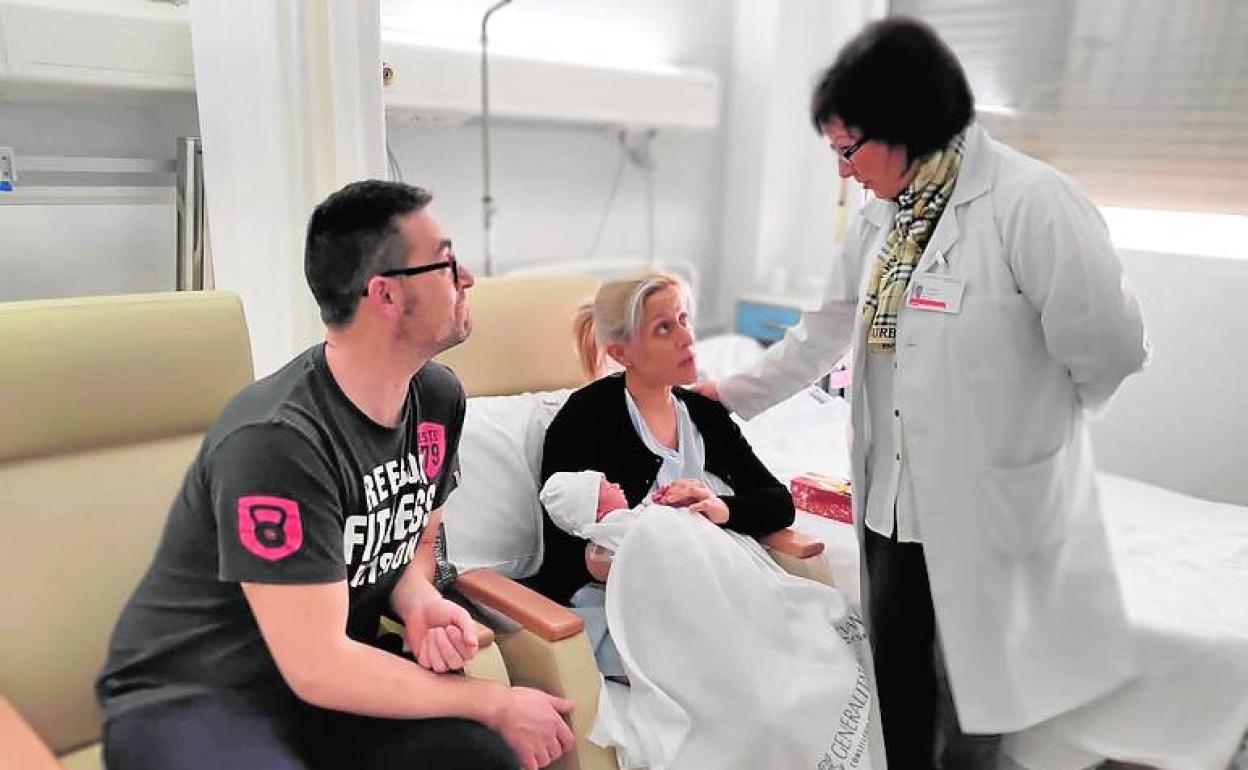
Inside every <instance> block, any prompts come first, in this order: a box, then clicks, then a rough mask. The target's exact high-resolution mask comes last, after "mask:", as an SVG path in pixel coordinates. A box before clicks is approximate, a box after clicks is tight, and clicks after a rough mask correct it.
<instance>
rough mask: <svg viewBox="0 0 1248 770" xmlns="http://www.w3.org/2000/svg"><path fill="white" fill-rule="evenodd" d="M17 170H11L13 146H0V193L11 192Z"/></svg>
mask: <svg viewBox="0 0 1248 770" xmlns="http://www.w3.org/2000/svg"><path fill="white" fill-rule="evenodd" d="M16 179H17V172H16V171H14V170H13V148H12V147H0V193H6V192H13V182H14V181H15V180H16Z"/></svg>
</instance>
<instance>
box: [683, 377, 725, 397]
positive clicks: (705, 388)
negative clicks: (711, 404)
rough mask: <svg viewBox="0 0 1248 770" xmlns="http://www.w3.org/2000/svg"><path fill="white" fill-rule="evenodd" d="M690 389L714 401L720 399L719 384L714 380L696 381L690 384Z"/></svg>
mask: <svg viewBox="0 0 1248 770" xmlns="http://www.w3.org/2000/svg"><path fill="white" fill-rule="evenodd" d="M689 390H692V391H693V392H694V393H697V394H698V395H699V396H705V397H706V398H709V399H711V400H712V401H719V400H720V399H719V386H718V385H716V384H715V382H714V380H702V381H701V382H695V383H694V384H693V385H691V386H689Z"/></svg>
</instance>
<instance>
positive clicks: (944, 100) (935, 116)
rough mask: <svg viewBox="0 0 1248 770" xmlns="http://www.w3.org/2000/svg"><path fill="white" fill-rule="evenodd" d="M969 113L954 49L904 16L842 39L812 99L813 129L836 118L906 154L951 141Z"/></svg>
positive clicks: (934, 148) (970, 101)
mask: <svg viewBox="0 0 1248 770" xmlns="http://www.w3.org/2000/svg"><path fill="white" fill-rule="evenodd" d="M974 114H975V100H974V97H973V96H972V95H971V87H970V84H969V83H967V80H966V73H965V72H964V71H963V69H962V65H961V64H960V63H959V62H958V59H957V57H956V56H954V55H953V51H951V50H950V49H949V46H947V45H945V42H944V41H943V40H941V39H940V37H939V36H937V34H936V31H935V30H933V29H932V28H931V27H930V26H928V25H927V24H925V23H923V22H921V21H919V20H917V19H912V18H909V17H905V16H891V17H889V18H886V19H881V20H879V21H876V22H872V23H871V24H868V25H867V26H866V28H865V29H863V30H862V31H861V32H859V33H858V34H857V35H856V36H855V37H854V38H853V39H852V40H850V41H849V42H848V43H846V44H845V47H844V48H842V49H841V52H840V53H839V54H837V56H836V60H835V61H834V62H832V66H831V67H829V68H828V69H827V70H826V71H825V72H824V73H823V75H822V77H821V78H820V79H819V83H818V85H816V86H815V90H814V93H813V94H812V95H811V99H810V118H811V122H813V123H814V125H815V130H816V131H819V132H821V133H822V131H823V126H824V124H826V123H827V122H828V121H830V120H831V119H832V118H840V120H841V122H842V123H844V124H845V125H846V126H847V127H849V128H854V129H857V130H858V131H860V132H861V133H862V137H863V138H865V139H868V140H877V141H881V142H885V143H887V144H890V145H893V146H894V147H904V148H905V149H906V156H907V158H908V159H910V160H914V159H917V158H922V157H924V156H926V155H929V154H931V153H933V152H935V151H937V150H939V149H941V148H942V147H944V146H945V145H947V144H949V142H950V141H951V140H952V139H953V137H955V136H957V134H958V132H959V131H961V130H962V129H964V128H966V126H967V124H968V123H970V122H971V118H972V117H974Z"/></svg>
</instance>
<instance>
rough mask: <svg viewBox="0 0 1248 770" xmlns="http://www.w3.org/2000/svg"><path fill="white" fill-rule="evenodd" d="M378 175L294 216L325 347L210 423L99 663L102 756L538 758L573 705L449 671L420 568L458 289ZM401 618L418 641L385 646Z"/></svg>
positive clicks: (463, 638) (455, 469) (446, 246)
mask: <svg viewBox="0 0 1248 770" xmlns="http://www.w3.org/2000/svg"><path fill="white" fill-rule="evenodd" d="M431 199H432V196H431V195H430V194H429V193H428V192H426V191H424V190H421V189H419V188H416V187H411V186H409V185H405V184H399V183H393V182H379V181H367V182H358V183H354V184H350V185H347V186H346V187H344V188H343V189H342V190H339V191H338V192H336V193H334V194H333V195H331V196H330V197H329V198H328V199H326V200H325V202H323V203H322V204H321V205H320V206H318V207H317V209H316V211H315V212H314V213H313V214H312V218H311V220H310V221H309V223H308V232H307V241H306V248H305V257H304V259H305V261H304V272H305V275H306V277H307V281H308V285H309V287H310V288H311V290H312V294H313V296H314V297H315V298H316V301H317V304H318V305H319V306H320V312H321V318H322V320H323V321H324V322H325V325H326V334H325V341H324V343H320V344H317V345H315V346H313V347H312V348H310V349H308V350H306V351H304V352H303V353H301V354H299V355H298V356H296V357H295V358H294V360H292V361H291V362H290V363H288V364H287V365H286V366H285V367H283V368H282V369H281V370H279V371H278V372H276V373H274V374H272V375H270V376H269V377H266V378H264V379H262V380H260V381H258V382H256V383H254V384H252V385H250V386H248V387H247V388H245V389H244V390H243V391H242V392H241V393H239V394H238V395H237V396H235V397H234V398H233V399H232V400H231V401H230V403H229V404H228V405H227V406H226V407H225V409H224V411H223V412H222V414H221V416H220V417H219V418H218V420H217V423H216V424H215V425H214V426H213V427H212V429H211V430H210V431H209V432H208V434H207V435H206V436H205V438H204V442H203V445H202V447H201V449H200V451H199V454H198V456H197V457H196V458H195V460H194V462H193V464H192V466H191V468H190V470H189V472H188V473H187V476H186V480H185V482H184V484H183V487H182V490H181V491H180V493H179V494H178V495H177V497H176V499H175V500H174V503H173V506H172V508H171V510H170V513H169V518H168V521H167V524H166V527H165V532H164V536H163V537H162V539H161V542H160V545H159V547H158V549H157V552H156V555H155V557H154V560H153V562H152V565H151V567H150V568H149V569H148V571H147V573H146V574H145V576H144V577H143V579H142V580H141V582H140V583H139V586H138V588H137V589H136V590H135V592H134V594H133V595H132V596H131V598H130V600H129V602H128V603H127V605H126V607H125V609H124V610H123V612H122V615H121V618H120V619H119V620H118V623H117V626H116V628H115V630H114V632H113V637H112V641H111V643H110V647H109V652H108V658H107V661H106V663H105V665H104V669H103V671H102V672H101V675H100V678H99V681H98V683H97V692H98V695H99V698H100V701H101V705H102V708H103V712H104V716H105V726H104V755H105V762H106V763H107V765H108V767H109V768H110V770H148V769H149V768H150V769H151V770H156V769H157V768H161V769H162V770H199V769H200V768H203V769H205V770H206V769H207V768H222V767H229V768H232V769H233V770H252V769H253V768H254V769H255V770H261V768H263V770H320V769H321V768H325V769H326V770H328V769H329V768H343V769H344V770H345V768H378V769H380V768H386V769H387V770H390V768H400V767H454V768H464V769H465V770H473V769H476V768H480V769H482V770H486V769H488V770H503V769H504V768H506V769H507V770H512V769H513V768H518V767H524V768H537V767H543V766H545V765H547V764H549V763H550V762H551V761H553V760H554V759H555V758H557V757H558V756H560V755H561V754H562V753H564V752H565V751H567V750H568V749H569V748H570V747H571V745H572V733H571V731H570V729H569V728H568V726H567V724H566V723H565V722H564V719H563V716H562V715H563V714H566V713H567V712H568V711H569V709H570V708H571V706H572V704H571V702H570V701H566V700H564V699H562V698H556V697H554V696H550V695H547V694H545V693H542V692H540V691H537V690H532V689H528V688H523V687H514V688H507V687H504V686H502V685H498V684H494V683H489V682H480V681H475V680H471V679H468V678H466V677H462V676H458V675H455V674H454V673H453V672H454V671H456V670H458V669H460V668H462V667H463V664H464V662H465V661H467V660H469V659H471V658H472V657H473V655H475V654H476V652H477V643H476V634H475V629H474V625H473V622H472V621H471V619H470V618H469V616H468V614H467V612H466V611H465V610H464V609H463V608H461V607H459V606H458V605H456V604H454V603H452V602H450V601H448V600H446V599H444V598H443V597H442V596H441V594H440V593H439V592H438V590H437V589H436V588H435V586H434V572H435V569H436V565H435V554H434V551H435V545H436V540H437V533H438V531H439V526H440V521H441V506H442V504H443V503H444V502H445V500H446V498H447V496H448V495H449V494H450V493H451V491H452V490H454V488H455V486H456V483H457V481H458V477H459V463H458V458H457V448H458V443H459V437H460V431H461V428H462V426H463V420H464V407H465V399H464V392H463V388H462V387H461V386H460V384H459V382H458V381H457V380H456V379H455V376H454V374H453V373H452V372H451V371H450V370H449V369H447V368H446V367H444V366H441V365H440V364H438V363H436V362H432V361H430V359H431V358H432V357H433V356H435V355H437V354H438V353H440V352H442V351H443V350H446V349H447V348H450V347H452V346H454V345H457V344H459V343H460V342H463V341H464V340H465V339H466V338H467V336H468V334H469V331H470V328H471V320H470V316H469V313H468V307H467V305H466V303H465V292H466V290H467V289H468V288H470V287H471V286H472V285H473V277H472V274H471V272H469V271H468V270H467V268H465V267H463V266H461V265H460V264H459V263H458V262H457V261H456V259H455V254H454V252H453V251H452V249H451V242H450V240H449V239H447V238H446V236H445V235H444V234H443V232H442V230H441V228H440V227H439V225H438V223H437V221H436V220H435V219H434V218H433V217H432V216H430V215H429V213H428V211H427V210H426V207H427V205H428V204H429V202H430V200H431ZM383 613H385V614H389V615H393V616H395V617H397V618H398V619H399V620H401V621H403V623H404V626H405V633H406V637H407V641H408V643H409V645H410V647H411V649H412V650H413V655H414V658H415V660H411V659H407V658H405V657H401V656H399V655H396V654H393V653H391V652H389V651H386V650H383V649H381V648H380V647H378V646H377V644H378V643H377V638H376V637H377V628H378V623H379V620H380V617H381V616H382V614H383Z"/></svg>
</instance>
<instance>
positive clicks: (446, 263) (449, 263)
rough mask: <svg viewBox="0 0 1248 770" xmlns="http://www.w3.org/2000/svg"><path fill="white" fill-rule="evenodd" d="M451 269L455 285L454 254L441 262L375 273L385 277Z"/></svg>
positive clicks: (366, 288) (456, 269)
mask: <svg viewBox="0 0 1248 770" xmlns="http://www.w3.org/2000/svg"><path fill="white" fill-rule="evenodd" d="M448 267H449V268H450V269H451V282H452V283H454V284H455V285H456V286H458V285H459V261H458V260H456V259H455V255H454V254H452V255H451V256H449V257H447V258H446V259H445V260H443V261H441V262H433V263H431V264H428V265H417V266H416V267H396V268H394V269H393V270H382V271H381V272H380V273H378V274H377V275H380V276H382V277H385V278H391V277H394V276H399V275H420V274H421V273H431V272H433V271H434V270H442V269H445V268H448ZM364 296H365V297H367V296H368V287H367V286H365V287H364Z"/></svg>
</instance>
